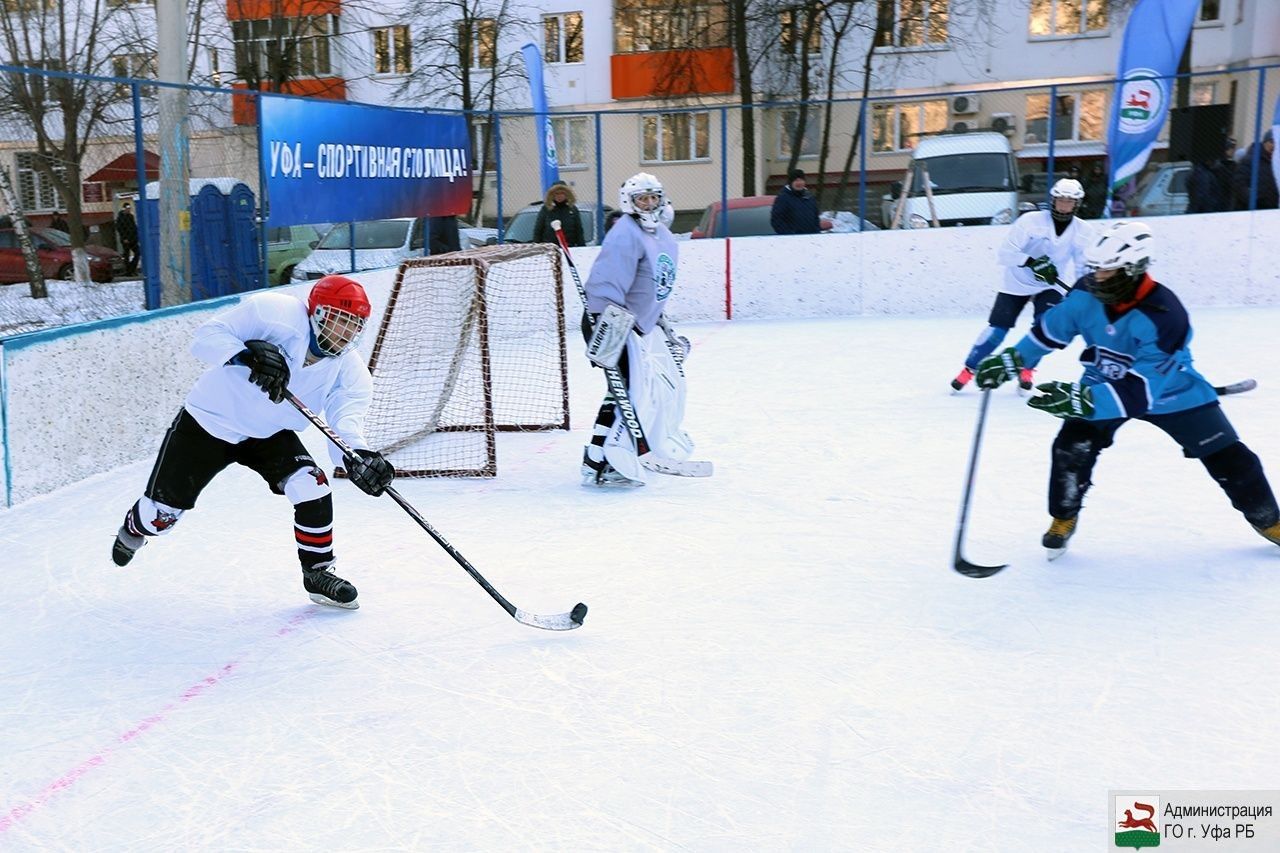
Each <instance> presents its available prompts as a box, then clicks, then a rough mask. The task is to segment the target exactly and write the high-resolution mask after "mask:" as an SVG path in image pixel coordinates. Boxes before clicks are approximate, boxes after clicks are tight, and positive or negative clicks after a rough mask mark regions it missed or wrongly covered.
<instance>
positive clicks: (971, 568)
mask: <svg viewBox="0 0 1280 853" xmlns="http://www.w3.org/2000/svg"><path fill="white" fill-rule="evenodd" d="M990 402H991V389H989V388H986V389H983V391H982V402H981V403H980V404H979V406H978V425H977V427H975V428H974V431H973V447H972V449H971V450H970V451H969V470H968V472H967V473H966V474H965V480H964V498H963V499H962V500H961V502H960V521H959V522H958V523H957V524H956V549H955V554H954V556H953V559H952V565H953V566H954V567H955V570H956V571H957V572H959V573H960V574H962V575H965V576H966V577H971V578H985V577H990V576H991V575H994V574H995V573H996V572H998V571H1001V570H1002V569H1004V568H1005V566H1004V565H1000V566H979V565H976V564H974V563H970V562H969V561H968V560H966V559H965V558H964V553H963V552H964V534H965V530H966V529H967V528H968V526H969V506H970V504H972V503H973V481H974V479H975V475H976V474H977V470H978V451H979V450H981V449H982V432H983V429H984V428H985V426H986V423H987V405H988V404H989V403H990Z"/></svg>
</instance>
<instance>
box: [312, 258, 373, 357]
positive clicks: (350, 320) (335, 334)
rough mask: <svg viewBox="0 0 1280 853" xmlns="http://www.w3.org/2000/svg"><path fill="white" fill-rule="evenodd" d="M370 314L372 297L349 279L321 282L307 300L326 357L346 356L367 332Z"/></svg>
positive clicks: (333, 277) (318, 343)
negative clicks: (367, 321)
mask: <svg viewBox="0 0 1280 853" xmlns="http://www.w3.org/2000/svg"><path fill="white" fill-rule="evenodd" d="M369 311H370V305H369V297H368V296H367V295H366V294H365V292H364V288H363V287H361V286H360V283H359V282H357V281H355V280H353V279H350V278H347V277H346V276H345V275H327V276H325V277H324V278H322V279H320V280H319V281H317V282H316V283H315V285H314V286H313V287H312V288H311V295H310V296H308V297H307V313H308V314H309V316H310V318H311V330H312V332H314V333H315V338H316V347H317V349H319V350H320V352H322V353H323V354H324V355H341V354H342V353H344V352H346V350H347V349H348V348H349V347H350V346H351V345H352V344H354V343H355V342H356V340H357V339H358V338H359V337H360V333H361V332H362V331H364V322H365V320H367V319H369Z"/></svg>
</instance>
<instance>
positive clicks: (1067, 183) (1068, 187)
mask: <svg viewBox="0 0 1280 853" xmlns="http://www.w3.org/2000/svg"><path fill="white" fill-rule="evenodd" d="M1049 197H1050V198H1051V199H1053V202H1052V207H1051V208H1050V212H1051V213H1052V214H1053V218H1054V219H1056V220H1058V221H1059V222H1069V221H1070V220H1071V217H1073V216H1075V215H1076V211H1078V210H1079V209H1080V202H1081V201H1083V200H1084V186H1083V185H1082V184H1081V183H1080V182H1079V181H1077V180H1076V179H1075V178H1061V179H1059V180H1058V182H1057V183H1055V184H1054V185H1053V188H1052V189H1050V190H1049ZM1060 198H1065V199H1069V200H1070V201H1071V209H1070V210H1059V205H1058V199H1060Z"/></svg>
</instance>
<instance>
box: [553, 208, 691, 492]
mask: <svg viewBox="0 0 1280 853" xmlns="http://www.w3.org/2000/svg"><path fill="white" fill-rule="evenodd" d="M551 228H552V229H553V230H554V231H555V232H556V240H558V241H559V242H560V251H561V252H562V253H564V259H565V261H567V262H568V264H569V274H570V275H571V276H573V284H574V286H575V287H577V288H578V296H579V298H581V299H582V316H583V317H584V318H585V317H586V316H587V289H586V287H584V286H583V284H582V276H580V275H579V274H578V267H577V265H576V264H575V263H574V262H573V255H571V254H570V253H569V241H568V240H567V239H566V238H565V236H564V231H563V230H562V229H561V227H560V220H559V219H556V220H553V221H552V223H551ZM601 369H602V370H604V377H605V383H606V384H607V385H608V386H609V393H610V394H611V395H612V396H613V399H614V401H615V402H616V403H617V404H618V409H619V410H620V411H621V412H622V422H623V424H624V425H625V426H626V427H627V432H629V433H631V438H632V439H633V440H634V441H635V443H636V457H637V458H638V459H639V460H640V464H641V465H643V466H644V467H645V468H648V469H649V470H650V471H656V472H657V473H659V474H674V475H676V476H680V477H710V476H711V471H712V466H711V463H710V462H701V461H689V460H684V461H680V460H676V459H663V458H661V457H654V456H653V455H652V453H653V452H652V449H651V448H650V447H649V441H648V439H646V438H645V436H644V427H642V426H641V425H640V416H639V415H637V414H636V408H635V406H634V405H632V403H631V395H630V394H628V393H627V384H626V383H625V382H623V381H622V373H621V371H619V370H618V368H617V367H604V368H601ZM682 375H683V372H682Z"/></svg>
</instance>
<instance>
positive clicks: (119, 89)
mask: <svg viewBox="0 0 1280 853" xmlns="http://www.w3.org/2000/svg"><path fill="white" fill-rule="evenodd" d="M158 73H159V72H158V70H157V65H156V55H155V54H154V53H119V54H116V55H115V56H113V57H111V76H112V77H133V78H135V79H140V80H148V79H150V80H154V79H155V78H156V75H157V74H158ZM116 93H117V94H119V95H120V96H121V97H128V96H130V95H132V93H133V87H132V86H130V85H129V84H127V83H120V84H119V85H117V86H116Z"/></svg>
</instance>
